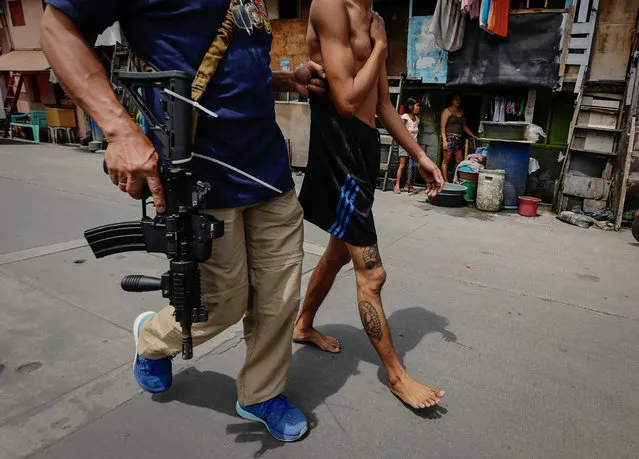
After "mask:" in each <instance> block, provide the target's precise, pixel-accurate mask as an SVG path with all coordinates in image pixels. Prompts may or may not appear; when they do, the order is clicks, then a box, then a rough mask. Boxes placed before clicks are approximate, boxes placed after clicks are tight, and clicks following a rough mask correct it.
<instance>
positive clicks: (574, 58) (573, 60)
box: [566, 52, 586, 70]
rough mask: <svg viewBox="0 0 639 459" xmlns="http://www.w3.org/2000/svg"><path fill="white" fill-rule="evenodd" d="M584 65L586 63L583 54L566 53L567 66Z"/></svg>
mask: <svg viewBox="0 0 639 459" xmlns="http://www.w3.org/2000/svg"><path fill="white" fill-rule="evenodd" d="M585 63H586V55H585V54H574V53H571V52H568V57H567V58H566V64H567V65H579V66H583V65H584V64H585ZM580 70H581V69H580Z"/></svg>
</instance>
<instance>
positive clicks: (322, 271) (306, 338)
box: [293, 236, 351, 353]
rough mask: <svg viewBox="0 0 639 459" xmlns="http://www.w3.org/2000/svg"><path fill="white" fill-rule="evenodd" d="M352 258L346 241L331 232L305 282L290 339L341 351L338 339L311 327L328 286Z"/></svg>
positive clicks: (324, 348)
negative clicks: (303, 295)
mask: <svg viewBox="0 0 639 459" xmlns="http://www.w3.org/2000/svg"><path fill="white" fill-rule="evenodd" d="M350 261H351V257H350V255H349V253H348V249H347V248H346V244H345V243H344V242H342V241H340V240H339V239H337V238H335V237H333V236H331V239H330V241H329V243H328V247H327V248H326V251H325V252H324V255H322V258H321V259H320V261H319V263H318V264H317V267H316V268H315V270H314V271H313V275H312V276H311V280H310V282H309V284H308V289H307V291H306V297H305V298H304V305H303V306H302V310H301V312H300V314H299V316H298V317H297V320H296V321H295V329H294V331H293V341H295V342H302V343H312V344H315V345H316V346H317V347H319V348H320V349H322V350H323V351H327V352H333V353H337V352H340V351H341V350H342V349H341V345H340V342H339V341H338V340H336V339H335V338H331V337H330V336H324V335H322V334H321V333H320V332H318V331H317V330H315V328H314V327H313V321H314V320H315V315H316V314H317V311H318V310H319V308H320V306H321V305H322V303H323V302H324V299H326V296H327V295H328V292H329V291H330V290H331V287H332V286H333V283H334V282H335V278H336V277H337V274H338V273H339V271H340V270H341V269H342V267H343V266H344V265H346V264H347V263H349V262H350Z"/></svg>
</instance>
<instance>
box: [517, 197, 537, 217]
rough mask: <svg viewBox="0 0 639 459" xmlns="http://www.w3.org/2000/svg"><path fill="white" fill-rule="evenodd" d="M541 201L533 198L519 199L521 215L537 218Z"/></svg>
mask: <svg viewBox="0 0 639 459" xmlns="http://www.w3.org/2000/svg"><path fill="white" fill-rule="evenodd" d="M540 203H541V199H539V198H533V197H531V196H520V197H519V215H521V216H523V217H536V216H537V211H538V210H539V204H540Z"/></svg>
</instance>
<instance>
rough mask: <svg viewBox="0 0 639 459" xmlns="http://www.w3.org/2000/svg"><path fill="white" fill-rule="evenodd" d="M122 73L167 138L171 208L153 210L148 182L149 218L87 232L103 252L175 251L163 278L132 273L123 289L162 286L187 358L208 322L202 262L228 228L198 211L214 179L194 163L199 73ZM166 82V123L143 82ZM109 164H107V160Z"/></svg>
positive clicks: (120, 78)
mask: <svg viewBox="0 0 639 459" xmlns="http://www.w3.org/2000/svg"><path fill="white" fill-rule="evenodd" d="M115 81H116V84H117V85H118V86H120V87H121V88H122V89H123V90H124V91H125V92H126V93H127V95H128V96H129V97H130V98H131V100H132V101H133V102H134V104H135V105H136V107H137V108H138V109H139V110H140V112H141V113H142V114H143V115H144V117H145V118H146V120H147V121H148V129H149V131H151V132H153V134H154V135H155V136H156V137H157V139H158V140H159V142H160V143H161V145H162V152H161V153H160V155H161V163H162V164H161V166H160V178H161V180H162V184H163V186H164V193H165V198H166V210H165V212H164V213H162V214H159V213H157V212H156V216H155V217H154V218H151V217H149V216H148V215H147V210H146V207H147V205H148V204H149V202H148V200H149V197H150V193H149V191H148V187H147V188H146V189H145V192H144V197H143V199H142V219H141V220H140V221H135V222H126V223H116V224H112V225H107V226H102V227H99V228H94V229H91V230H88V231H86V232H85V233H84V235H85V238H86V240H87V242H88V243H89V246H90V247H91V250H92V251H93V253H94V255H95V257H96V258H98V259H99V258H103V257H107V256H110V255H115V254H118V253H124V252H136V251H146V252H148V253H162V254H165V255H166V256H167V258H168V259H169V271H167V272H166V273H165V274H164V275H162V278H154V277H147V276H127V277H125V278H124V279H123V280H122V284H121V286H122V289H124V290H125V291H127V292H151V291H161V292H162V296H163V297H164V298H167V299H169V302H170V304H171V306H173V307H174V308H175V320H176V321H177V322H179V323H180V326H181V327H182V358H183V359H184V360H189V359H191V358H192V357H193V342H192V337H191V326H192V324H194V323H200V322H206V321H207V320H208V310H207V308H206V307H205V306H203V305H202V299H201V291H200V269H199V263H201V262H204V261H206V260H208V259H209V258H210V256H211V252H212V245H213V239H216V238H220V237H222V236H223V235H224V223H223V222H221V221H219V220H216V219H215V218H214V217H211V216H208V215H203V214H200V213H199V212H198V209H199V207H200V206H201V203H202V200H203V198H204V196H205V195H206V194H207V193H208V192H209V190H210V184H208V183H205V182H202V181H198V180H196V179H195V178H194V176H193V174H192V171H191V158H192V149H191V146H192V145H191V139H192V137H191V136H192V126H193V118H192V114H193V107H192V106H191V105H190V104H189V103H188V102H187V101H188V100H189V98H190V96H191V81H192V78H191V77H190V76H189V75H188V74H186V73H184V72H177V71H174V72H157V73H146V72H135V73H130V72H117V73H116V74H115ZM145 89H146V90H153V89H155V90H159V91H161V92H163V93H165V94H166V95H167V99H166V101H164V102H163V103H162V109H163V112H164V119H165V122H164V123H162V122H160V120H158V118H157V117H156V116H155V114H154V113H153V111H152V110H151V109H150V108H149V107H148V106H147V104H146V102H145V101H144V98H143V97H142V96H141V95H140V93H139V90H145ZM104 169H105V172H107V171H106V164H104Z"/></svg>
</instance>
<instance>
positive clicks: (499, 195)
mask: <svg viewBox="0 0 639 459" xmlns="http://www.w3.org/2000/svg"><path fill="white" fill-rule="evenodd" d="M505 182H506V171H502V170H493V171H491V170H483V171H481V172H480V173H479V183H478V184H477V200H476V201H475V207H477V209H478V210H483V211H485V212H499V210H501V204H502V202H503V201H504V183H505Z"/></svg>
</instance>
